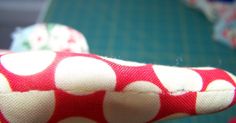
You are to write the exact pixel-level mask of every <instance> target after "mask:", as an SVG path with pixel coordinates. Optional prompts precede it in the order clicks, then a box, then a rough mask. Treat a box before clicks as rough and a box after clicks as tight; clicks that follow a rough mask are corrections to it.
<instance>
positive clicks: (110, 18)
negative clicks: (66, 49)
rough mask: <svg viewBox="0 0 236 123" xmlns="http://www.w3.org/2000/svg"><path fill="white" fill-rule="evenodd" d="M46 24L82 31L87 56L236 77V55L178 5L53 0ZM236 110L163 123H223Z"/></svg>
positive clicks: (158, 0)
mask: <svg viewBox="0 0 236 123" xmlns="http://www.w3.org/2000/svg"><path fill="white" fill-rule="evenodd" d="M44 21H45V22H55V23H61V24H65V25H68V26H71V27H73V28H76V29H78V30H80V31H81V32H82V33H83V34H84V35H85V37H86V38H87V40H88V44H89V46H90V52H91V53H95V54H99V55H103V56H109V57H115V58H120V59H124V60H134V61H139V62H146V63H156V64H164V65H176V66H215V67H220V68H223V69H226V70H228V71H230V72H232V73H234V74H236V51H235V50H232V49H230V48H228V47H226V46H224V45H221V44H220V43H217V42H215V41H213V40H212V30H213V24H212V23H210V22H209V21H208V20H207V19H206V18H205V16H204V15H203V14H202V13H201V12H198V11H196V10H193V9H191V8H189V7H187V6H185V5H184V4H183V3H182V1H178V0H99V1H98V0H52V1H51V4H50V6H49V9H48V11H47V13H46V15H45V18H44ZM232 116H236V107H235V106H234V107H233V108H231V109H230V110H226V111H224V112H221V113H216V114H213V115H204V116H195V117H191V118H183V119H178V120H170V121H165V122H162V123H167V122H168V123H172V122H173V123H178V122H181V123H183V122H186V123H199V122H208V123H215V122H217V123H225V122H227V121H228V119H229V118H230V117H232Z"/></svg>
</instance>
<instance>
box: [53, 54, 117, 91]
mask: <svg viewBox="0 0 236 123" xmlns="http://www.w3.org/2000/svg"><path fill="white" fill-rule="evenodd" d="M55 81H56V86H57V87H58V88H60V89H62V90H64V91H66V92H68V93H70V94H76V95H81V94H82V95H84V94H90V93H93V92H95V91H98V90H114V88H115V85H116V75H115V72H114V71H113V69H112V68H111V67H110V66H109V65H108V64H106V63H105V62H103V61H100V60H97V59H94V58H89V57H70V58H66V59H64V60H62V61H61V62H60V63H59V64H58V66H57V69H56V73H55Z"/></svg>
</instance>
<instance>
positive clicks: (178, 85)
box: [153, 65, 202, 92]
mask: <svg viewBox="0 0 236 123" xmlns="http://www.w3.org/2000/svg"><path fill="white" fill-rule="evenodd" d="M153 69H154V71H155V73H156V75H157V77H158V78H159V79H160V81H161V82H162V84H163V85H164V86H165V87H166V88H167V89H168V91H169V92H176V91H200V90H201V89H202V78H201V76H200V75H199V74H197V73H196V72H195V71H193V70H190V69H187V68H177V67H168V66H161V65H156V66H154V67H153ZM170 75H171V76H170Z"/></svg>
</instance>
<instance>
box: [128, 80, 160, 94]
mask: <svg viewBox="0 0 236 123" xmlns="http://www.w3.org/2000/svg"><path fill="white" fill-rule="evenodd" d="M124 91H130V92H155V93H161V89H160V88H159V87H158V86H156V85H154V84H153V83H151V82H148V81H136V82H132V83H130V84H129V85H127V86H126V87H125V88H124Z"/></svg>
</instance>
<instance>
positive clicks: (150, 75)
mask: <svg viewBox="0 0 236 123" xmlns="http://www.w3.org/2000/svg"><path fill="white" fill-rule="evenodd" d="M16 61H17V62H16ZM235 94H236V79H235V76H234V75H233V74H231V73H229V72H227V71H224V70H221V69H217V68H212V67H200V68H196V67H193V68H180V67H170V66H163V65H151V64H142V63H136V62H127V61H123V60H117V59H110V58H105V57H100V56H97V55H93V54H79V53H69V52H51V51H35V52H22V53H11V52H8V53H4V54H1V55H0V110H1V112H0V121H1V122H3V123H9V122H17V123H25V122H48V123H55V122H58V123H73V122H75V123H76V122H84V123H116V122H117V123H120V122H122V123H144V122H154V121H159V120H166V119H172V118H177V117H182V116H191V115H197V114H205V113H213V112H217V111H222V110H224V109H226V108H229V107H231V106H233V105H234V104H235V103H236V95H235ZM183 102H184V103H183ZM19 117H20V118H19Z"/></svg>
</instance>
